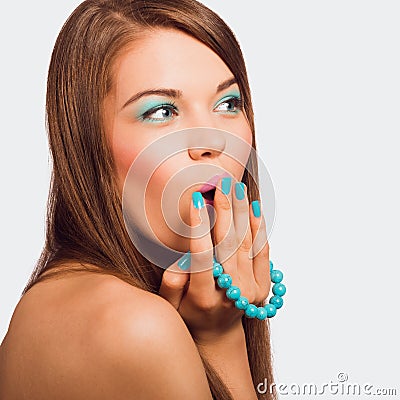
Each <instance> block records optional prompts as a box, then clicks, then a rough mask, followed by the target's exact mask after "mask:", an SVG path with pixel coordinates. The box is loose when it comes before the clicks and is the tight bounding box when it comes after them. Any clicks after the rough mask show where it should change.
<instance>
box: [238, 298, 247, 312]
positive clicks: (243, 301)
mask: <svg viewBox="0 0 400 400" xmlns="http://www.w3.org/2000/svg"><path fill="white" fill-rule="evenodd" d="M248 305H249V300H248V299H247V297H244V296H240V297H239V298H238V299H237V300H236V301H235V307H236V308H238V309H239V310H245V309H246V308H247V306H248Z"/></svg>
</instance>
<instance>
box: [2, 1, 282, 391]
mask: <svg viewBox="0 0 400 400" xmlns="http://www.w3.org/2000/svg"><path fill="white" fill-rule="evenodd" d="M46 107H47V122H48V132H49V142H50V149H51V153H52V159H53V171H52V182H51V190H50V197H49V203H48V219H47V232H46V235H47V236H46V243H45V247H44V249H43V252H42V255H41V257H40V259H39V262H38V264H37V266H36V269H35V271H34V273H33V274H32V277H31V279H30V281H29V282H28V284H27V286H26V287H25V289H24V292H23V297H22V298H21V300H20V302H19V303H18V306H17V307H16V310H15V312H14V315H13V318H12V321H11V323H10V327H9V330H8V333H7V335H6V337H5V339H4V341H3V343H2V346H1V351H0V397H1V398H4V399H24V398H26V399H28V398H29V399H46V398H49V399H50V398H57V399H62V398H65V399H90V398H93V399H103V398H104V399H106V398H107V399H109V398H113V399H119V398H121V399H128V398H140V399H147V398H152V399H154V398H156V399H187V398H190V399H210V398H215V399H253V398H254V399H256V398H274V396H275V395H274V394H273V393H267V394H266V395H263V396H262V395H261V394H260V393H257V392H256V389H255V388H256V385H257V384H258V383H260V382H264V380H265V379H267V381H268V383H272V382H273V373H272V363H271V349H270V342H269V341H270V338H269V331H268V323H267V321H266V320H264V321H262V320H258V319H256V318H245V317H244V316H243V311H242V310H238V309H237V308H235V307H234V306H232V302H231V301H229V300H228V299H227V298H226V296H225V292H224V291H223V290H221V288H219V287H218V286H217V285H215V280H214V278H213V276H212V274H210V272H211V271H210V268H211V267H212V265H213V256H214V254H213V247H214V246H215V247H217V246H219V250H218V252H216V253H215V255H217V258H218V261H220V262H221V265H222V266H223V268H224V270H225V271H226V272H228V273H229V274H230V275H231V276H232V279H233V282H235V283H236V284H237V285H238V286H239V287H240V289H241V290H242V292H243V293H244V294H245V295H246V297H247V298H248V299H249V301H250V302H252V303H254V304H256V305H261V304H262V301H263V300H264V299H265V298H266V296H267V295H268V292H269V289H270V281H269V278H268V276H269V261H268V260H269V255H268V252H269V247H268V243H267V241H266V231H265V220H264V217H263V216H262V215H260V213H259V209H258V208H257V205H258V206H259V203H257V200H258V199H259V192H258V189H257V186H256V179H255V180H253V179H252V176H257V162H256V161H257V160H256V158H255V157H254V153H252V152H250V151H248V152H247V155H248V160H247V165H245V167H243V166H242V165H241V163H240V162H238V160H235V159H232V158H230V157H228V156H227V155H226V154H225V153H224V150H225V148H226V146H227V142H228V141H229V140H234V139H235V138H236V139H240V140H241V141H242V143H243V146H244V147H246V146H248V147H250V148H252V149H255V148H256V145H255V133H254V121H253V112H252V105H251V99H250V90H249V85H248V80H247V75H246V69H245V65H244V60H243V57H242V53H241V50H240V47H239V45H238V43H237V42H236V40H235V38H234V35H233V33H232V32H231V31H230V29H229V28H228V27H227V26H226V24H225V23H224V22H223V21H222V20H221V19H220V18H219V17H218V16H217V15H216V14H215V13H213V12H212V11H210V10H209V9H208V8H206V7H205V6H204V5H202V4H200V3H198V2H196V1H194V0H184V1H182V0H167V1H163V2H159V1H155V0H154V1H137V0H115V1H111V0H87V1H85V2H83V3H82V4H81V5H80V6H79V7H78V8H77V9H76V10H75V11H74V12H73V13H72V15H71V16H70V18H69V19H68V21H67V22H66V23H65V25H64V26H63V28H62V30H61V32H60V34H59V36H58V38H57V41H56V44H55V47H54V51H53V54H52V58H51V63H50V67H49V74H48V87H47V103H46ZM196 127H206V128H211V129H206V130H205V131H204V132H205V133H206V134H205V136H204V137H202V138H201V142H202V144H201V147H199V146H198V143H196V145H194V143H195V142H196V140H197V139H198V136H196V138H197V139H196V140H195V139H193V138H194V137H195V135H194V134H193V135H192V133H194V131H191V130H190V128H196ZM213 129H214V130H213ZM182 130H184V131H185V132H186V134H187V135H186V138H188V142H185V143H188V146H187V149H186V151H182V152H180V153H179V154H177V155H174V157H172V156H171V158H170V159H169V160H167V161H166V162H165V163H163V164H162V165H161V166H160V167H159V168H158V169H157V171H155V173H154V175H152V179H151V180H150V181H149V183H148V185H147V187H146V189H147V190H148V193H149V196H148V197H146V200H145V202H144V205H145V208H146V209H147V210H149V209H150V210H151V212H149V214H148V223H149V226H150V228H151V229H152V230H153V231H154V233H155V235H156V236H157V238H158V239H159V240H160V242H161V243H162V244H163V245H164V246H166V247H168V248H170V249H173V250H176V251H178V252H182V251H183V252H187V251H188V250H189V251H190V253H187V254H185V255H184V256H183V257H182V258H180V259H178V260H175V261H174V262H173V263H170V264H169V265H167V266H166V267H168V268H167V270H164V268H159V266H160V265H156V264H155V263H154V262H151V261H150V260H149V259H148V258H146V257H145V256H143V254H142V253H141V252H140V251H139V249H138V248H137V246H135V245H134V243H133V242H132V237H131V236H130V235H129V232H128V231H129V228H130V227H127V226H126V222H127V220H126V215H124V212H123V207H122V199H123V197H124V191H125V190H126V188H128V186H125V187H124V183H126V182H127V181H128V177H129V168H130V166H131V165H132V163H134V161H135V160H136V159H138V156H139V154H142V153H141V152H143V151H144V150H145V149H146V148H148V146H149V145H150V144H151V143H153V142H155V141H158V140H161V139H162V138H164V137H165V136H167V135H170V134H173V133H174V132H177V131H178V132H179V131H182ZM228 132H229V133H230V134H231V136H229V134H227V133H228ZM175 139H176V136H172V137H171V140H172V142H173V143H176V142H175ZM191 140H192V141H191ZM172 142H171V143H172ZM148 154H150V155H151V152H150V153H148ZM205 164H208V165H212V166H214V167H218V168H219V170H221V171H227V172H228V173H227V174H225V175H224V176H222V175H220V174H219V175H217V177H218V180H217V181H215V179H214V181H215V182H214V184H215V185H216V189H215V193H214V194H213V196H214V197H213V199H211V200H209V201H207V202H208V203H211V204H212V205H213V206H214V208H215V212H216V216H217V218H216V222H215V224H214V226H213V229H212V230H211V232H209V231H210V221H209V218H208V213H207V211H210V210H209V207H205V206H204V203H205V198H204V197H205V195H204V196H202V195H201V190H203V191H204V190H205V189H204V183H205V182H206V181H207V180H208V178H210V176H209V175H206V173H205V171H207V170H204V169H201V168H200V167H201V166H204V165H205ZM193 167H194V168H193ZM188 169H189V170H190V171H194V172H193V173H194V174H197V175H196V176H193V181H194V182H195V183H196V184H195V185H192V186H190V187H189V186H188V187H186V188H185V190H183V191H182V192H181V193H179V196H178V197H177V194H176V193H175V197H174V196H172V195H171V197H170V198H169V199H168V201H169V202H170V203H169V204H174V203H173V202H174V201H175V204H178V210H179V215H180V217H181V219H182V221H183V223H185V224H186V225H187V226H189V227H190V232H191V235H190V236H189V237H184V238H182V235H181V234H180V231H179V230H178V232H175V231H173V230H171V229H169V227H168V224H165V223H164V222H163V221H164V220H163V218H162V217H163V214H162V211H163V208H162V207H161V203H162V201H163V200H162V190H163V189H165V187H166V185H167V182H168V179H169V178H170V177H171V175H173V174H174V173H176V172H179V171H180V170H183V171H185V170H188ZM198 171H201V172H198ZM200 182H201V183H202V184H199V183H200ZM254 201H255V203H253V202H254ZM176 202H177V203H176ZM250 202H251V204H250ZM232 215H233V220H234V221H233V222H234V224H233V222H232V221H231V219H230V218H231V216H232ZM200 231H202V232H208V233H207V234H206V235H204V234H202V235H198V234H195V232H197V233H198V232H200ZM238 238H239V239H241V240H237V239H238ZM256 239H257V241H259V243H263V244H264V245H263V246H259V251H258V252H257V253H255V254H256V255H255V257H254V258H253V259H251V258H249V257H247V254H248V252H249V249H250V247H251V245H252V243H253V242H256ZM188 254H189V255H190V257H188ZM188 260H189V263H190V265H191V268H192V269H191V270H190V273H187V272H184V273H178V272H177V270H178V269H179V268H180V269H181V271H182V270H185V268H183V265H184V263H187V262H188Z"/></svg>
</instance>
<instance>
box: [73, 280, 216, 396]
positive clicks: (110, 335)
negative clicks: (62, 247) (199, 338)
mask: <svg viewBox="0 0 400 400" xmlns="http://www.w3.org/2000/svg"><path fill="white" fill-rule="evenodd" d="M103 289H104V290H102V294H103V295H104V294H105V293H107V294H106V296H107V295H108V298H109V299H110V300H111V301H110V302H108V303H107V304H105V306H104V307H103V309H102V310H100V312H99V313H98V315H97V319H96V322H95V324H94V327H95V329H94V330H93V331H92V332H91V335H90V341H89V345H90V350H88V352H87V354H88V366H85V367H84V368H85V369H86V368H88V367H89V366H91V368H92V374H93V375H92V376H93V377H97V378H98V377H103V379H100V381H101V382H103V383H102V385H100V387H98V388H97V390H98V395H97V396H95V397H96V398H98V399H102V398H104V399H109V398H121V399H125V398H140V399H155V398H157V399H160V400H163V399H177V400H179V399H182V400H183V399H187V398H190V399H199V400H200V399H202V400H203V399H211V394H210V390H209V387H208V383H207V378H206V375H205V371H204V367H203V364H202V362H201V358H200V355H199V353H198V351H197V348H196V345H195V344H194V342H193V340H192V338H191V336H190V333H189V331H188V329H187V327H186V325H185V323H184V322H183V320H182V319H181V317H180V316H179V314H178V313H177V311H176V310H175V309H174V308H173V307H172V305H171V304H170V303H168V302H167V301H166V300H165V299H163V298H162V297H160V296H157V295H155V294H152V293H149V292H146V291H143V290H141V289H138V288H135V287H132V286H131V285H129V284H127V283H125V282H122V283H121V281H120V280H118V279H117V280H108V281H105V282H104V288H103ZM87 383H88V385H86V387H81V389H82V391H84V390H87V395H89V393H90V395H91V396H93V385H92V384H91V382H90V380H88V381H87ZM102 396H103V397H102ZM83 397H85V396H83Z"/></svg>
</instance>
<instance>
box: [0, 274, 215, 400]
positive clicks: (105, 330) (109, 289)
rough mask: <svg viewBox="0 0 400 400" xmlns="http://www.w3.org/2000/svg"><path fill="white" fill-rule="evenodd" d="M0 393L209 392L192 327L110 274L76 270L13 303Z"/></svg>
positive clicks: (200, 395)
mask: <svg viewBox="0 0 400 400" xmlns="http://www.w3.org/2000/svg"><path fill="white" fill-rule="evenodd" d="M144 310H147V311H146V313H144ZM146 315H147V317H146ZM160 333H162V334H160ZM182 371H185V373H184V374H183V373H182ZM194 389H195V390H194ZM0 398H1V399H7V400H14V399H15V400H17V399H18V400H24V399H27V400H28V399H29V400H36V399H37V400H39V399H40V400H43V399H55V398H57V399H60V400H62V399H76V400H79V399H82V400H83V399H85V400H88V399H110V398H112V399H130V398H140V399H154V398H157V399H171V398H175V399H182V400H183V399H187V398H194V399H199V400H203V399H204V400H205V399H211V394H210V391H209V387H208V383H207V378H206V375H205V372H204V368H203V365H202V362H201V359H200V356H199V353H198V351H197V348H196V346H195V344H194V342H193V340H192V338H191V336H190V333H189V331H188V330H187V328H186V326H185V324H184V323H183V321H182V320H181V319H180V317H179V315H178V314H177V313H176V312H175V310H174V309H173V307H172V306H171V305H170V304H169V303H168V302H167V301H165V300H164V299H162V298H161V297H159V296H156V295H153V294H151V293H149V292H145V291H143V290H141V289H137V288H135V287H132V286H131V285H129V284H127V283H125V282H123V281H121V280H120V279H118V278H115V277H112V276H109V275H98V274H93V273H80V272H78V273H74V274H73V275H71V276H67V277H63V278H61V279H51V280H49V281H44V282H40V283H38V284H36V285H34V286H33V287H32V288H31V289H30V290H29V291H28V292H27V294H26V295H25V296H24V297H23V298H22V299H21V301H20V302H19V304H18V305H17V307H16V309H15V312H14V314H13V318H12V321H11V324H10V328H9V331H8V333H7V335H6V337H5V339H4V341H3V343H2V345H1V346H0Z"/></svg>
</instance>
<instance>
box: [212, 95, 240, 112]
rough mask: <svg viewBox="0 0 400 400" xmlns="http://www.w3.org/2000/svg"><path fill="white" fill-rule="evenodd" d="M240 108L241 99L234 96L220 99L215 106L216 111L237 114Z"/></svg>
mask: <svg viewBox="0 0 400 400" xmlns="http://www.w3.org/2000/svg"><path fill="white" fill-rule="evenodd" d="M241 109H242V99H241V98H240V97H236V96H234V97H229V98H225V99H222V100H221V101H220V102H219V103H218V104H217V106H216V108H215V110H216V111H221V112H223V113H233V114H237V113H238V112H239V111H240V110H241Z"/></svg>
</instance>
